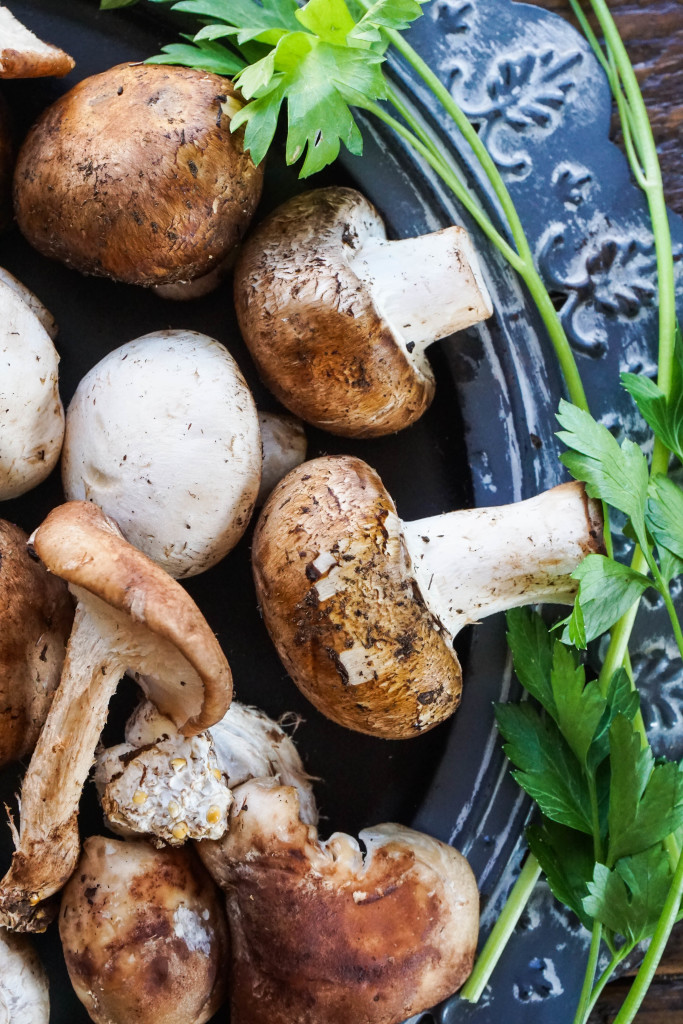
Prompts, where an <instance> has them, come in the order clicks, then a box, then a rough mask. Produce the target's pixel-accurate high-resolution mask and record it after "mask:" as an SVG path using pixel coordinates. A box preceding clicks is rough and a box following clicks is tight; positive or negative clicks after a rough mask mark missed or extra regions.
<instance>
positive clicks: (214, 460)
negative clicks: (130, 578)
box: [62, 330, 261, 577]
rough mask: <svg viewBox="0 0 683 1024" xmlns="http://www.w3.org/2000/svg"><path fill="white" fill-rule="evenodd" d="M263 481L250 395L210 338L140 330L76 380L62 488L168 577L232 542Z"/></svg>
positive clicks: (195, 569)
mask: <svg viewBox="0 0 683 1024" xmlns="http://www.w3.org/2000/svg"><path fill="white" fill-rule="evenodd" d="M260 479H261V441H260V432H259V422H258V416H257V413H256V406H255V405H254V400H253V398H252V396H251V392H250V391H249V388H248V386H247V383H246V381H245V379H244V377H243V376H242V374H241V373H240V370H239V367H238V366H237V363H236V362H235V360H234V359H233V358H232V356H231V355H230V353H229V352H228V350H227V349H226V348H225V347H224V346H223V345H221V344H219V343H218V342H217V341H214V340H213V339H212V338H208V337H207V336H206V335H204V334H198V333H196V332H195V331H180V330H176V331H157V332H155V333H153V334H147V335H145V336H144V337H143V338H138V339H136V340H135V341H131V342H129V343H128V344H126V345H122V346H121V347H120V348H118V349H116V350H115V351H113V352H110V353H109V354H108V355H106V356H105V357H104V359H102V360H100V362H99V363H97V365H96V366H94V367H93V368H92V370H90V372H89V373H87V374H86V376H85V377H84V378H83V380H82V381H81V382H80V384H79V385H78V388H77V389H76V393H75V395H74V397H73V399H72V401H71V404H70V405H69V409H68V413H67V425H66V435H65V442H64V456H63V460H62V481H63V484H64V492H65V494H66V496H67V498H69V499H87V500H88V501H94V502H95V503H96V504H98V505H100V506H101V507H102V508H103V509H104V511H105V512H106V513H107V514H108V515H110V516H112V517H113V518H114V519H115V520H116V521H117V523H118V524H119V526H120V528H121V530H122V532H123V534H124V536H125V537H126V538H127V539H128V540H129V541H130V542H131V543H132V544H135V546H136V547H138V548H140V550H141V551H144V552H145V553H146V554H147V555H149V557H150V558H152V559H153V560H154V561H155V562H157V563H158V564H159V565H161V566H163V568H164V569H166V571H167V572H169V573H170V574H171V575H172V576H175V577H185V576H193V575H195V574H196V573H200V572H203V571H204V570H205V569H208V568H210V567H211V566H212V565H215V564H216V562H218V561H219V560H220V559H221V558H223V557H224V556H225V555H226V554H227V553H228V551H230V550H231V549H232V548H233V547H234V545H235V544H236V543H237V541H238V540H239V539H240V537H241V536H242V534H243V533H244V531H245V529H246V527H247V524H248V522H249V519H250V517H251V513H252V510H253V508H254V503H255V501H256V496H257V494H258V490H259V483H260Z"/></svg>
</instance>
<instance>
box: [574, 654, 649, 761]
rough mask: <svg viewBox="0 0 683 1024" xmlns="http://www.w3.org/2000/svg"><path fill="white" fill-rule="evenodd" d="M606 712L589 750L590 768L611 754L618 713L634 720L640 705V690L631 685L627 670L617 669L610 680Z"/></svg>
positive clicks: (630, 720)
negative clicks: (611, 729) (610, 743)
mask: <svg viewBox="0 0 683 1024" xmlns="http://www.w3.org/2000/svg"><path fill="white" fill-rule="evenodd" d="M605 704H606V707H605V712H604V714H603V717H602V719H601V720H600V723H599V725H598V728H597V729H596V731H595V735H594V737H593V743H592V744H591V748H590V750H589V752H588V759H587V765H588V769H589V770H591V769H595V768H597V766H598V765H599V764H601V763H602V761H604V760H605V758H606V757H607V755H608V754H609V730H610V728H611V726H612V722H613V721H614V719H615V718H616V717H617V715H623V717H624V718H626V719H627V720H628V721H629V722H633V720H634V718H635V717H636V715H637V713H638V709H639V707H640V699H639V696H638V691H637V690H635V689H634V688H633V686H632V685H631V680H630V679H629V677H628V675H627V673H626V671H625V670H624V669H623V668H620V669H617V671H616V672H615V673H614V675H613V676H612V678H611V680H610V684H609V688H608V690H607V697H606V699H605Z"/></svg>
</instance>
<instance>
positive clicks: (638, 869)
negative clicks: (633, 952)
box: [583, 845, 672, 945]
mask: <svg viewBox="0 0 683 1024" xmlns="http://www.w3.org/2000/svg"><path fill="white" fill-rule="evenodd" d="M671 878H672V875H671V868H670V866H669V862H668V859H667V857H666V856H665V855H664V853H663V851H662V849H661V847H660V846H659V845H657V846H652V847H650V849H648V850H644V851H642V852H641V853H638V854H635V855H634V856H632V857H625V858H623V859H622V860H620V861H619V862H618V863H617V865H616V867H615V868H614V869H613V870H612V871H610V870H609V868H608V867H606V866H605V865H604V864H596V865H595V871H594V874H593V878H592V880H591V881H590V882H589V883H588V889H589V895H588V896H586V897H585V898H584V900H583V909H584V912H585V914H587V915H588V916H589V917H591V918H594V919H595V920H596V921H600V922H601V923H602V924H603V925H604V926H605V927H606V928H609V930H610V931H612V932H614V933H616V934H618V935H623V936H624V938H625V939H626V941H627V943H629V945H635V944H636V943H637V942H640V941H642V940H643V939H647V938H649V937H650V936H651V935H652V933H653V932H654V930H655V928H656V927H657V921H658V919H659V915H660V914H661V912H662V908H663V906H664V901H665V900H666V897H667V895H668V892H669V886H670V885H671Z"/></svg>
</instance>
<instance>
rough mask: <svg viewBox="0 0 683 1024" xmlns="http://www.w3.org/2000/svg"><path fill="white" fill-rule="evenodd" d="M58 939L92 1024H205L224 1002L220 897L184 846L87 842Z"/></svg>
mask: <svg viewBox="0 0 683 1024" xmlns="http://www.w3.org/2000/svg"><path fill="white" fill-rule="evenodd" d="M59 932H60V936H61V939H62V945H63V948H64V957H65V960H66V965H67V968H68V971H69V976H70V978H71V981H72V984H73V986H74V989H75V991H76V995H77V996H78V998H79V999H80V1000H81V1002H82V1003H83V1005H84V1006H85V1008H86V1010H87V1011H88V1014H89V1015H90V1018H91V1019H92V1020H93V1021H95V1024H133V1022H134V1024H204V1022H205V1021H208V1020H209V1018H210V1017H212V1016H213V1014H214V1013H215V1012H216V1010H217V1009H218V1008H219V1006H220V1004H221V1003H222V1001H223V999H224V997H225V982H226V976H227V972H226V965H227V963H228V960H229V938H228V930H227V923H226V920H225V914H224V911H223V907H222V905H221V899H220V893H219V892H218V890H217V889H216V887H215V886H214V885H213V883H212V881H211V879H210V878H209V877H208V875H207V873H206V871H205V870H204V868H203V867H202V865H201V864H200V863H199V861H198V860H197V858H196V856H195V854H194V852H193V851H192V850H190V849H188V848H184V849H175V850H172V849H166V850H155V849H154V848H153V847H152V846H150V845H149V844H147V843H146V842H144V841H137V842H120V841H117V840H113V839H109V838H105V837H104V836H92V837H91V838H90V839H86V841H85V843H84V844H83V854H82V856H81V859H80V861H79V864H78V869H77V871H76V873H75V874H74V877H73V878H72V880H71V881H70V882H69V884H68V886H67V887H66V889H65V890H64V895H63V898H62V906H61V911H60V918H59Z"/></svg>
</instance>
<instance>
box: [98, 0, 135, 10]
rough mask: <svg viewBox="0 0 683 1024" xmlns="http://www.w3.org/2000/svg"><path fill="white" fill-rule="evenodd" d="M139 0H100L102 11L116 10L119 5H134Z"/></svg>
mask: <svg viewBox="0 0 683 1024" xmlns="http://www.w3.org/2000/svg"><path fill="white" fill-rule="evenodd" d="M137 2H138V0H100V10H101V11H115V10H116V9H117V8H119V7H132V6H133V4H136V3H137Z"/></svg>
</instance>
